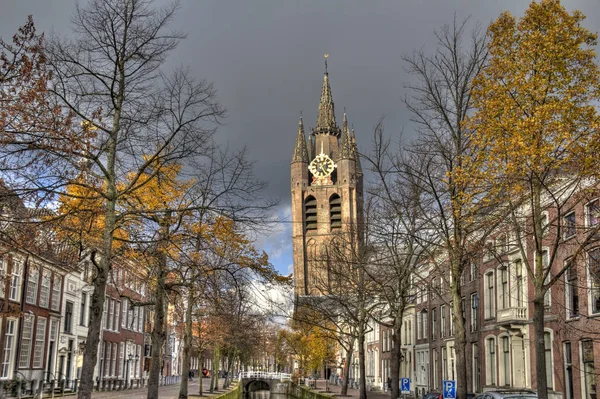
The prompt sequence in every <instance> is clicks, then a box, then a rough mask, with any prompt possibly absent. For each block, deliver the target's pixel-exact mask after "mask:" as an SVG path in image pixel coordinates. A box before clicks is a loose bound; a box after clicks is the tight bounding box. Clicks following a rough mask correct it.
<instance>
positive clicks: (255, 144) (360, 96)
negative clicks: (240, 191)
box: [0, 0, 600, 273]
mask: <svg viewBox="0 0 600 399" xmlns="http://www.w3.org/2000/svg"><path fill="white" fill-rule="evenodd" d="M164 2H165V1H164V0H160V1H157V4H162V3H164ZM80 3H81V4H84V3H85V0H81V1H80ZM74 4H75V1H74V0H0V36H2V37H3V38H9V37H10V36H12V35H13V34H14V32H15V31H16V29H17V28H18V26H20V25H22V24H23V23H24V22H25V20H26V17H27V15H28V14H32V15H33V16H34V20H35V22H36V25H37V27H38V29H39V30H43V31H47V32H49V31H51V30H54V31H55V32H56V33H58V34H60V35H68V34H69V32H70V31H69V28H70V23H69V16H70V14H71V12H72V10H73V8H74ZM528 4H529V1H528V0H394V1H392V0H389V1H376V0H303V1H300V0H296V1H285V0H271V1H258V0H256V1H254V0H238V1H228V0H181V9H180V10H179V13H178V15H177V18H176V20H175V23H174V26H173V27H174V28H176V29H178V30H182V31H184V32H186V33H187V34H188V37H187V39H186V40H185V41H183V42H182V43H181V44H180V46H179V47H178V48H177V49H176V51H175V52H174V53H173V54H172V56H171V58H170V60H169V63H170V64H171V65H173V66H175V65H179V64H182V65H187V66H189V67H190V68H191V70H192V71H193V72H194V74H195V75H196V76H198V77H200V78H206V79H208V80H210V81H213V82H214V83H215V86H216V88H217V89H218V90H219V97H220V99H221V102H222V103H223V105H225V106H226V107H227V109H228V110H229V117H228V118H227V120H226V121H225V125H224V126H222V127H221V128H220V130H219V132H218V135H219V138H220V140H222V141H223V142H228V143H230V144H231V145H233V146H241V145H244V144H245V145H247V146H248V148H249V150H250V157H251V158H252V159H253V160H255V161H257V164H256V174H257V175H258V176H259V177H260V178H262V179H264V180H267V181H268V182H269V189H268V194H269V195H271V196H274V197H278V198H280V199H281V206H280V208H279V209H278V214H279V216H280V217H281V218H282V219H283V220H284V221H285V220H287V221H289V220H290V196H289V187H290V184H289V168H290V159H291V156H292V149H293V145H294V139H295V135H296V127H297V123H298V117H299V115H300V111H302V112H303V115H304V121H305V122H304V123H305V126H306V127H307V128H308V127H309V126H314V125H315V122H316V117H317V105H318V101H319V96H320V90H321V84H322V80H323V71H324V65H323V54H324V53H329V73H330V80H331V86H332V92H333V99H334V102H335V106H336V113H337V117H338V121H340V122H341V117H342V112H343V108H344V107H346V110H347V113H348V118H349V121H350V123H353V124H354V126H355V129H356V134H357V140H358V144H359V147H360V150H361V152H367V151H368V149H369V145H370V135H371V131H372V126H373V125H374V124H375V123H376V121H377V120H378V118H379V116H380V115H382V114H384V115H386V119H385V126H386V131H387V132H388V133H390V134H392V135H394V134H397V133H398V132H400V131H401V130H402V129H404V131H405V135H410V134H411V128H412V127H411V125H410V123H409V120H408V119H409V116H408V114H407V112H406V110H405V108H404V106H403V102H402V100H403V98H404V97H405V95H406V94H407V91H406V89H404V86H405V84H406V83H407V82H409V79H410V77H409V76H407V75H406V73H405V71H404V66H405V65H404V64H403V62H402V55H404V54H410V53H411V52H412V51H413V50H414V49H419V48H424V49H426V50H427V49H431V48H433V46H434V45H435V38H434V36H433V31H434V30H435V29H438V28H440V27H441V26H442V25H444V24H449V23H451V22H452V20H453V15H454V14H455V13H456V15H457V17H458V18H459V19H462V18H465V17H467V16H471V19H472V21H479V22H480V23H481V24H482V26H484V27H485V26H487V25H488V24H489V23H490V22H491V21H492V20H493V19H495V18H497V17H498V15H499V14H500V12H502V11H504V10H509V11H510V12H512V13H513V14H515V15H517V16H521V15H522V14H523V12H524V10H525V9H526V8H527V6H528ZM563 4H564V5H565V7H566V8H567V9H569V10H574V9H579V10H581V11H582V12H584V14H586V15H587V17H588V18H587V20H586V22H585V25H586V27H588V28H589V29H591V30H592V31H597V30H598V26H599V24H600V0H564V1H563ZM258 245H259V246H260V247H262V248H264V249H265V250H267V252H268V253H269V254H270V257H271V260H272V262H273V263H274V264H275V266H276V267H277V268H278V269H279V270H280V271H282V272H284V273H285V272H287V271H288V270H291V263H292V260H291V232H290V224H289V223H285V222H284V223H282V224H281V225H280V226H279V227H278V228H277V229H276V231H275V232H273V234H271V235H270V236H268V237H263V238H261V239H260V240H259V242H258Z"/></svg>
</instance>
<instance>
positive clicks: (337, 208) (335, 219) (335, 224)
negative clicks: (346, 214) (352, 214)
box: [329, 194, 342, 231]
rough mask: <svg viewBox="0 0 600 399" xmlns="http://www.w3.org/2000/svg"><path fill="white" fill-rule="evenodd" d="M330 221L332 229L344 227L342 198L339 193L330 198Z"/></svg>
mask: <svg viewBox="0 0 600 399" xmlns="http://www.w3.org/2000/svg"><path fill="white" fill-rule="evenodd" d="M329 222H330V225H331V230H332V231H334V230H339V229H341V228H342V200H341V199H340V196H339V195H337V194H333V195H332V196H331V198H329Z"/></svg>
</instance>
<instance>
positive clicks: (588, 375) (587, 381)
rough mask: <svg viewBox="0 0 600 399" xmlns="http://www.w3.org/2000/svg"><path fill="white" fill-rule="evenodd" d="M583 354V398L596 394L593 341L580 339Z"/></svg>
mask: <svg viewBox="0 0 600 399" xmlns="http://www.w3.org/2000/svg"><path fill="white" fill-rule="evenodd" d="M581 353H582V354H583V356H582V358H583V379H584V381H583V392H582V393H583V395H582V397H584V398H593V397H594V396H595V395H596V368H595V365H594V342H593V341H592V340H585V341H581Z"/></svg>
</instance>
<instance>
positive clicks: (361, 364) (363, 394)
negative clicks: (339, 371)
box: [358, 326, 367, 399]
mask: <svg viewBox="0 0 600 399" xmlns="http://www.w3.org/2000/svg"><path fill="white" fill-rule="evenodd" d="M358 368H359V373H358V374H359V376H360V393H359V399H367V379H366V378H365V377H366V369H365V331H364V327H363V326H361V327H360V332H359V333H358Z"/></svg>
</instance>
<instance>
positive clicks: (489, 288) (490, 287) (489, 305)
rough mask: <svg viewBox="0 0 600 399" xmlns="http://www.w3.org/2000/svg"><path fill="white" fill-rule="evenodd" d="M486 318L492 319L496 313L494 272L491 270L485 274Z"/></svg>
mask: <svg viewBox="0 0 600 399" xmlns="http://www.w3.org/2000/svg"><path fill="white" fill-rule="evenodd" d="M485 282H486V286H485V318H486V319H492V318H494V316H495V315H496V306H495V303H494V301H495V290H494V273H493V272H490V273H487V274H486V275H485Z"/></svg>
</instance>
